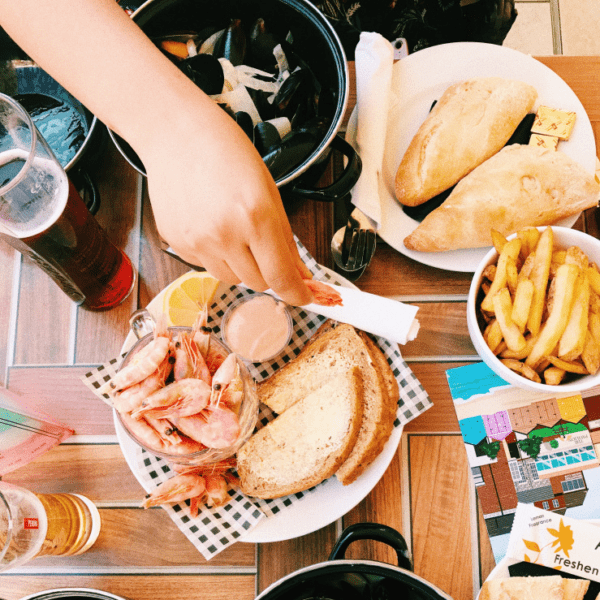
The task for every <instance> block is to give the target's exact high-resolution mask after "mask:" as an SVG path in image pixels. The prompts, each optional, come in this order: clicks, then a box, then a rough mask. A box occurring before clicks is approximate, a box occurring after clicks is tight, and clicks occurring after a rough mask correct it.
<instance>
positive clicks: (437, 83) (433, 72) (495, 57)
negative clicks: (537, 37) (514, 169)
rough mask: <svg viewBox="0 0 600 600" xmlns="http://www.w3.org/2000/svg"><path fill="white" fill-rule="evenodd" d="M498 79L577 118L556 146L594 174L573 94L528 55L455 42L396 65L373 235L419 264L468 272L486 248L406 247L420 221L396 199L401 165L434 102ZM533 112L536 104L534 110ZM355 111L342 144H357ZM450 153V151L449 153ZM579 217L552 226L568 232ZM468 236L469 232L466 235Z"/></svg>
mask: <svg viewBox="0 0 600 600" xmlns="http://www.w3.org/2000/svg"><path fill="white" fill-rule="evenodd" d="M481 76H496V77H506V78H509V79H517V80H520V81H524V82H526V83H529V84H531V85H533V86H534V87H535V88H536V89H537V92H538V103H539V104H544V105H548V106H551V107H554V108H560V109H564V110H571V111H575V112H576V113H577V119H576V122H575V127H574V129H573V133H572V135H571V137H570V139H569V140H568V141H561V142H560V150H561V152H564V153H565V154H568V155H569V156H570V157H571V158H573V159H574V160H576V161H577V162H578V163H579V164H580V165H581V166H582V167H583V168H584V169H586V170H587V171H589V172H590V173H592V174H593V173H594V171H595V166H596V143H595V141H594V132H593V130H592V125H591V123H590V120H589V118H588V116H587V113H586V112H585V109H584V108H583V105H582V104H581V102H580V101H579V99H578V98H577V96H576V95H575V93H574V92H573V90H572V89H571V88H570V87H569V86H568V85H567V84H566V83H565V82H564V81H563V80H562V79H561V78H560V77H559V76H558V75H557V74H556V73H555V72H554V71H552V70H551V69H549V68H548V67H547V66H546V65H543V64H542V63H541V62H539V61H537V60H535V59H534V58H532V57H531V56H528V55H526V54H523V53H521V52H518V51H517V50H512V49H510V48H505V47H504V46H496V45H493V44H481V43H478V42H458V43H454V44H444V45H440V46H433V47H431V48H426V49H424V50H419V51H418V52H415V54H411V55H409V56H407V57H406V58H403V59H402V60H400V61H399V62H397V63H396V64H395V65H394V74H393V79H392V86H393V88H392V89H393V91H394V93H395V94H396V95H397V97H398V102H397V103H396V104H395V105H394V107H392V108H391V109H390V113H389V115H388V129H387V137H386V145H385V154H384V164H383V179H384V183H385V186H384V187H385V190H384V191H383V192H382V197H381V209H382V225H381V229H380V230H379V231H378V232H377V233H379V235H380V236H381V238H382V239H383V240H385V241H386V242H387V243H388V244H389V245H390V246H392V248H394V249H396V250H398V252H400V253H402V254H404V255H405V256H408V257H410V258H412V259H414V260H416V261H417V262H420V263H423V264H426V265H430V266H432V267H438V268H439V269H446V270H449V271H461V272H465V273H472V272H474V271H475V269H476V268H477V265H478V264H479V262H480V260H481V259H482V258H483V257H484V256H485V253H486V252H487V251H488V250H489V248H473V249H467V250H453V251H449V252H417V251H415V250H409V249H408V248H406V247H405V246H404V238H405V237H406V236H407V235H408V234H409V233H411V232H412V231H413V230H414V229H416V227H417V225H418V224H419V223H418V221H415V220H414V219H411V218H410V217H409V216H407V215H406V214H405V213H404V211H403V210H402V208H401V207H400V204H399V203H398V202H397V200H396V199H395V194H394V180H395V176H396V170H397V169H398V165H399V164H400V160H401V159H402V157H403V156H404V153H405V152H406V149H407V148H408V145H409V143H410V141H411V140H412V138H413V137H414V135H415V134H416V132H417V130H418V129H419V127H420V126H421V123H423V121H424V120H425V118H426V117H427V115H428V113H429V110H430V108H431V105H432V103H433V101H434V100H437V99H439V98H440V96H441V95H442V93H443V92H444V91H445V90H446V88H448V87H449V86H450V85H452V84H454V83H457V82H459V81H463V80H465V79H469V78H471V77H481ZM536 108H537V105H536ZM356 120H357V114H356V109H355V110H354V111H353V113H352V115H351V117H350V122H349V123H348V128H347V132H346V139H347V140H348V142H349V143H350V144H352V145H355V143H356ZM448 151H449V152H451V151H452V149H451V148H449V149H448ZM578 216H579V215H575V216H572V217H569V218H568V219H564V220H563V221H560V222H559V223H556V225H562V226H563V227H572V226H573V224H574V223H575V221H576V220H577V218H578ZM465 233H466V234H468V232H465Z"/></svg>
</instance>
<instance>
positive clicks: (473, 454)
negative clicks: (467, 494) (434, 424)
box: [446, 363, 600, 563]
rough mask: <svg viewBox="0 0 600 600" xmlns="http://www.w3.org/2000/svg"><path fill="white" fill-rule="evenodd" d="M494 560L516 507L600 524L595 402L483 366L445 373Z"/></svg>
mask: <svg viewBox="0 0 600 600" xmlns="http://www.w3.org/2000/svg"><path fill="white" fill-rule="evenodd" d="M446 376H447V378H448V385H449V387H450V393H451V395H452V399H453V402H454V408H455V410H456V415H457V417H458V422H459V425H460V431H461V434H462V437H463V442H464V444H465V448H466V451H467V458H468V461H469V467H470V469H471V474H472V476H473V480H474V482H475V486H476V489H477V495H478V498H479V504H480V506H481V509H482V512H483V517H484V519H485V524H486V527H487V530H488V534H489V536H490V542H491V545H492V550H493V552H494V558H495V560H496V562H497V563H498V562H499V561H500V560H501V559H502V558H503V557H504V555H505V554H506V549H507V546H508V538H509V534H510V530H511V527H512V523H513V519H514V516H515V512H516V510H517V504H518V503H519V502H522V503H528V504H534V505H535V506H537V507H538V508H542V509H544V510H550V511H554V512H557V513H560V514H563V515H564V514H566V515H568V516H569V517H573V518H575V519H599V518H600V468H598V467H600V446H598V450H597V447H596V444H600V396H599V395H597V394H596V395H594V392H593V391H590V392H586V393H584V395H583V396H584V397H582V395H581V394H568V393H565V394H554V395H552V394H546V393H540V392H533V391H528V390H523V389H520V388H517V387H514V386H512V385H510V384H508V383H507V382H505V381H504V380H503V379H501V378H500V377H498V376H497V375H496V374H495V373H494V372H493V371H492V370H491V369H490V368H489V367H488V366H487V365H486V364H485V363H473V364H470V365H467V366H464V367H458V368H456V369H449V370H448V371H446Z"/></svg>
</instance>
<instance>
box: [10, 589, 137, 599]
mask: <svg viewBox="0 0 600 600" xmlns="http://www.w3.org/2000/svg"><path fill="white" fill-rule="evenodd" d="M76 594H77V595H79V596H86V597H88V598H91V599H94V600H107V599H111V600H126V599H125V598H123V597H122V596H117V595H116V594H111V593H110V592H104V591H102V590H96V589H93V588H55V589H52V590H44V591H43V592H35V593H33V594H30V595H29V596H25V597H24V598H21V600H59V599H60V598H68V597H69V596H72V595H76Z"/></svg>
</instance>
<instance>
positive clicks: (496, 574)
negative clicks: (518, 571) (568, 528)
mask: <svg viewBox="0 0 600 600" xmlns="http://www.w3.org/2000/svg"><path fill="white" fill-rule="evenodd" d="M588 523H592V524H593V525H596V526H600V519H589V520H588ZM518 562H520V561H518V560H513V559H512V558H508V556H505V557H504V558H503V559H502V560H501V561H500V562H499V563H498V564H497V565H496V566H495V567H494V568H493V569H492V572H491V573H490V574H489V575H488V576H487V578H486V581H488V580H493V579H506V578H507V577H510V572H509V571H508V567H510V566H511V565H516V564H517V563H518ZM477 598H479V594H477Z"/></svg>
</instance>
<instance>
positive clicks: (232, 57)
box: [213, 19, 246, 67]
mask: <svg viewBox="0 0 600 600" xmlns="http://www.w3.org/2000/svg"><path fill="white" fill-rule="evenodd" d="M213 56H215V57H216V58H226V59H227V60H228V61H229V62H230V63H231V64H232V65H233V66H234V67H237V66H238V65H243V64H244V60H245V58H246V33H245V32H244V29H243V27H242V21H241V19H232V20H231V23H230V24H229V27H227V29H226V30H225V33H224V34H223V35H222V36H221V37H220V38H219V39H218V40H217V43H216V44H215V49H214V52H213Z"/></svg>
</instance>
